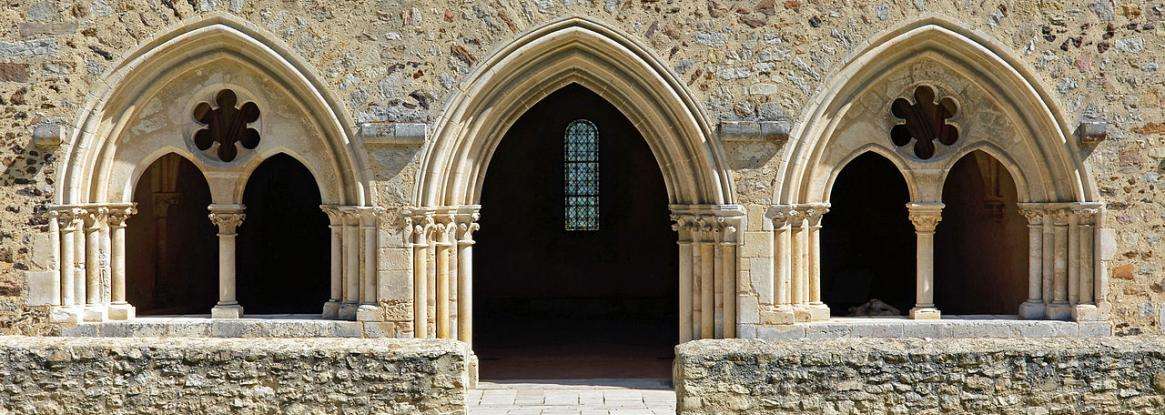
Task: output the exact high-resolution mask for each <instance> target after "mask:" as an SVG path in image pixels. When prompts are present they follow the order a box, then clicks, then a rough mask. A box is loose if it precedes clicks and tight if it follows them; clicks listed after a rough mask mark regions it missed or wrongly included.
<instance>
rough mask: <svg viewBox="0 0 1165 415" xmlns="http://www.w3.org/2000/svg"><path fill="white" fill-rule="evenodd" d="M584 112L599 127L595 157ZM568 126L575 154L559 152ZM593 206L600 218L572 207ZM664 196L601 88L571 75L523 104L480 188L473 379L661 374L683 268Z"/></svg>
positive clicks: (646, 157) (646, 154)
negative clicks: (574, 81) (477, 374)
mask: <svg viewBox="0 0 1165 415" xmlns="http://www.w3.org/2000/svg"><path fill="white" fill-rule="evenodd" d="M579 120H586V121H587V122H589V123H591V124H593V126H594V130H597V134H598V136H597V140H596V141H595V144H597V148H595V149H594V150H596V151H595V152H594V153H593V154H591V153H588V151H589V150H588V149H589V147H587V146H586V143H589V142H590V141H588V140H590V138H591V137H590V135H589V134H590V132H591V131H592V130H591V127H590V126H589V125H588V124H585V123H580V122H578V121H579ZM572 126H573V127H572ZM568 132H573V134H574V135H573V136H572V137H573V138H570V139H572V140H576V141H573V143H574V144H578V145H579V146H576V147H572V148H573V149H574V150H578V151H579V152H575V153H571V152H570V151H568V150H570V149H569V148H567V147H566V146H567V143H566V142H565V141H564V140H568V138H567V137H566V135H567V134H568ZM591 156H596V157H597V166H596V165H593V164H587V163H592V162H593V161H592V157H591ZM595 167H597V174H595V175H592V174H591V173H595V172H594V171H592V169H593V168H595ZM571 169H574V170H571ZM568 170H571V171H572V172H573V173H571V172H568ZM571 174H574V175H573V176H571V177H573V178H574V179H577V180H575V181H573V182H568V181H567V180H566V179H567V176H568V175H571ZM587 178H594V179H597V182H595V183H590V184H593V185H597V189H596V188H591V187H588V186H589V185H590V184H588V182H587ZM571 183H573V185H572V184H571ZM572 186H573V187H572ZM593 190H597V198H595V199H592V198H591V197H592V196H591V194H592V193H596V192H592V191H593ZM570 198H574V199H570ZM580 198H581V199H580ZM568 200H573V201H574V202H570V201H568ZM590 202H597V217H592V216H587V215H590V214H591V213H595V212H590V211H588V210H587V209H584V208H570V207H568V206H567V205H568V204H570V203H576V207H580V206H581V207H585V206H587V203H590ZM667 203H668V197H667V190H666V188H665V186H664V181H663V177H662V174H661V173H660V168H659V165H658V164H657V163H656V160H655V159H654V157H653V155H652V153H651V150H650V148H649V147H648V146H647V144H646V142H645V141H644V140H643V138H642V137H641V136H640V134H639V132H638V131H637V130H636V129H635V127H634V126H633V125H632V124H631V123H630V121H628V120H627V118H625V117H624V116H623V114H622V113H620V112H619V110H618V109H616V108H615V107H614V106H612V105H611V104H610V103H608V102H606V101H605V100H604V99H603V98H601V97H600V96H598V95H596V94H595V93H593V92H591V91H590V90H588V89H586V88H584V87H581V86H578V85H571V86H568V87H565V88H563V89H561V90H559V91H557V92H555V93H553V94H551V95H550V96H548V97H546V98H545V99H544V100H542V101H541V102H540V103H538V104H537V105H535V106H534V107H532V108H531V109H530V110H529V111H528V112H526V113H525V114H524V115H523V116H522V117H521V118H520V119H519V120H518V121H517V122H516V123H515V124H514V125H513V126H512V127H511V128H510V130H509V131H508V132H507V133H506V136H505V138H504V139H502V141H501V143H500V144H499V146H498V148H497V150H496V152H495V153H494V155H493V157H492V159H491V160H490V164H489V169H488V171H487V173H486V177H485V182H484V187H483V190H482V199H481V205H482V208H481V220H480V224H481V230H480V231H479V232H478V233H477V235H476V236H477V237H476V239H477V245H476V250H477V252H475V255H474V260H475V264H474V269H475V277H474V287H473V290H474V297H475V301H474V302H475V305H474V307H475V310H474V314H473V315H474V325H475V329H474V334H475V336H476V338H475V339H474V349H475V352H476V353H477V355H478V356H479V357H480V359H481V376H482V378H483V379H491V378H492V379H499V378H513V377H526V378H531V377H534V378H537V377H543V378H571V377H581V378H614V377H669V376H670V375H669V374H670V365H671V360H670V359H671V355H672V348H673V346H674V345H675V343H676V341H677V337H676V336H677V334H676V326H677V324H678V321H677V312H676V310H677V308H678V305H677V297H678V291H677V290H678V288H677V285H678V281H677V279H676V275H677V274H678V268H677V259H676V257H677V250H676V234H675V232H673V231H672V230H671V227H670V221H669V218H668V205H667ZM573 215H583V216H573ZM580 218H582V219H584V220H579V219H580ZM591 219H593V220H594V222H588V220H591Z"/></svg>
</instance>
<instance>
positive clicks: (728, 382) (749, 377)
mask: <svg viewBox="0 0 1165 415" xmlns="http://www.w3.org/2000/svg"><path fill="white" fill-rule="evenodd" d="M1162 349H1165V338H1163V337H1123V338H1118V337H1105V338H1099V339H1078V338H1057V339H1038V340H1034V339H1019V340H1017V339H982V338H980V339H942V340H924V339H905V340H886V339H840V340H839V339H833V340H789V341H780V342H765V341H757V340H700V341H694V342H689V343H685V344H682V345H680V346H678V347H677V348H676V363H675V365H676V369H675V376H676V378H675V387H676V400H677V413H679V414H686V415H696V414H821V413H825V414H831V413H833V414H836V413H975V414H1004V413H1007V414H1011V413H1122V414H1125V413H1159V411H1160V408H1162V407H1163V406H1165V354H1163V353H1161V350H1162Z"/></svg>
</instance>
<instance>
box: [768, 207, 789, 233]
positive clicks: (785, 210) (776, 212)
mask: <svg viewBox="0 0 1165 415" xmlns="http://www.w3.org/2000/svg"><path fill="white" fill-rule="evenodd" d="M795 210H796V207H795V206H790V205H777V206H772V207H769V209H768V210H767V211H765V216H766V217H767V218H769V220H770V221H772V223H773V229H780V228H783V227H785V226H788V225H789V222H790V221H791V220H792V219H793V211H795Z"/></svg>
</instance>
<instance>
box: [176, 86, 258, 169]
mask: <svg viewBox="0 0 1165 415" xmlns="http://www.w3.org/2000/svg"><path fill="white" fill-rule="evenodd" d="M238 104H239V98H238V95H236V94H235V91H233V90H230V89H223V90H221V91H219V92H218V94H216V95H215V99H214V105H211V104H210V103H208V102H200V103H199V104H198V105H197V106H195V107H194V111H193V114H192V116H193V117H194V121H195V122H196V123H198V125H199V126H201V128H199V129H198V131H196V132H195V133H194V137H193V141H194V146H195V147H196V148H198V149H199V150H201V151H202V152H203V153H204V154H206V152H207V151H209V150H211V149H212V148H215V144H216V143H217V144H218V146H217V149H216V150H215V152H214V155H215V156H217V157H218V159H219V160H221V161H222V162H226V163H229V162H231V161H234V160H235V159H236V158H237V157H238V155H239V147H242V148H244V149H247V150H254V149H255V148H256V147H258V146H259V140H260V136H259V131H258V130H257V129H255V128H252V124H254V123H255V122H257V121H259V106H258V105H256V104H255V103H254V102H247V103H245V104H243V105H242V106H238ZM208 156H209V154H208Z"/></svg>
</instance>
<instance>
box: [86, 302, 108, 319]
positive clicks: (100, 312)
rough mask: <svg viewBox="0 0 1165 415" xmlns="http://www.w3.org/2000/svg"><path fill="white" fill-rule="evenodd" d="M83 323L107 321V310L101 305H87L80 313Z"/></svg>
mask: <svg viewBox="0 0 1165 415" xmlns="http://www.w3.org/2000/svg"><path fill="white" fill-rule="evenodd" d="M81 315H82V316H83V317H84V319H85V321H105V320H109V309H108V308H106V306H105V305H103V304H95V305H87V306H85V310H84V311H83V312H82V313H81Z"/></svg>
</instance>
